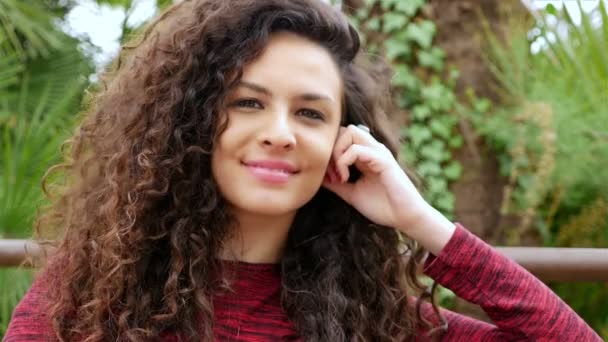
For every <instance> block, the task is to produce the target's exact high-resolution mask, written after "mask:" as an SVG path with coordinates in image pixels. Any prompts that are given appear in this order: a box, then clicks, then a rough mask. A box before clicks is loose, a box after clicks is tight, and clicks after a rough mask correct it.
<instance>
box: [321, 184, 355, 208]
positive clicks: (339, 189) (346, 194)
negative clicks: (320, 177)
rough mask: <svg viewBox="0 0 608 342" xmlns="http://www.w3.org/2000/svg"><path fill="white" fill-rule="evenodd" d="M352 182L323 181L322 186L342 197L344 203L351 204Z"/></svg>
mask: <svg viewBox="0 0 608 342" xmlns="http://www.w3.org/2000/svg"><path fill="white" fill-rule="evenodd" d="M354 186H355V185H354V184H351V183H340V182H330V181H324V182H323V187H325V188H326V189H328V190H329V191H331V192H333V193H335V194H336V195H338V196H339V197H340V198H342V199H343V200H344V201H345V202H346V203H349V204H351V197H352V193H353V191H354Z"/></svg>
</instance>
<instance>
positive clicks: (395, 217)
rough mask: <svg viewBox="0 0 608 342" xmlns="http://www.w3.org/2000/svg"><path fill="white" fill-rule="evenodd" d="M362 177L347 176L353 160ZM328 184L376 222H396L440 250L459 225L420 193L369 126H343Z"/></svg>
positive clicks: (412, 234) (430, 248)
mask: <svg viewBox="0 0 608 342" xmlns="http://www.w3.org/2000/svg"><path fill="white" fill-rule="evenodd" d="M351 165H354V166H355V167H356V168H357V169H358V170H359V171H360V172H361V177H360V178H359V179H358V180H357V181H356V182H355V183H349V182H347V180H348V178H349V176H350V174H349V170H348V168H349V166H351ZM323 186H324V187H326V188H327V189H329V190H330V191H333V192H334V193H336V194H337V195H338V196H340V197H341V198H342V199H344V201H346V202H347V203H349V204H350V205H352V206H353V207H354V208H355V209H357V210H358V211H359V212H360V213H361V214H363V215H365V216H366V217H367V218H368V219H370V220H371V221H372V222H374V223H377V224H380V225H385V226H389V227H394V228H396V229H398V230H400V231H402V232H404V233H405V234H407V235H409V236H410V237H411V238H413V239H415V240H417V241H418V242H420V243H421V244H422V245H423V246H425V247H426V248H427V249H428V250H430V251H431V252H433V253H438V252H439V250H441V248H442V247H443V246H444V245H445V244H446V243H447V241H448V240H449V238H450V237H451V235H452V233H453V231H454V225H453V224H452V223H451V222H450V221H449V220H447V218H445V217H444V216H443V215H442V214H441V213H439V212H438V211H437V210H435V209H434V208H433V207H432V206H430V205H429V204H428V203H427V202H426V201H425V200H424V198H423V197H422V196H421V195H420V193H419V192H418V190H417V189H416V187H415V186H414V184H413V183H412V182H411V180H410V179H409V177H408V176H407V175H406V173H405V172H404V171H403V169H402V168H401V166H400V165H399V163H398V162H397V160H396V159H395V158H394V157H393V155H392V154H391V152H390V151H389V150H388V148H386V146H384V145H383V144H381V143H380V142H378V141H377V140H376V139H375V138H374V137H373V136H372V135H371V134H370V133H369V132H368V131H367V130H365V129H362V128H360V127H357V126H355V125H349V126H348V127H340V131H339V133H338V139H337V140H336V144H335V146H334V151H333V155H332V158H331V161H330V163H329V166H328V168H327V174H326V177H325V180H324V181H323Z"/></svg>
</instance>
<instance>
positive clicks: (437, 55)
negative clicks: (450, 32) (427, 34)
mask: <svg viewBox="0 0 608 342" xmlns="http://www.w3.org/2000/svg"><path fill="white" fill-rule="evenodd" d="M444 57H445V53H444V52H443V50H442V49H441V48H439V47H436V46H434V47H432V48H431V49H430V50H420V51H418V62H419V63H420V65H422V66H424V67H429V68H432V69H433V70H435V71H441V70H443V59H444Z"/></svg>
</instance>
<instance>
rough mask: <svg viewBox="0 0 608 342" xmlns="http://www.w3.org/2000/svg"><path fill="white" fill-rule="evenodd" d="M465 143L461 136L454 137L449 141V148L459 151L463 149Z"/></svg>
mask: <svg viewBox="0 0 608 342" xmlns="http://www.w3.org/2000/svg"><path fill="white" fill-rule="evenodd" d="M463 142H464V139H463V138H462V136H461V135H454V136H452V137H450V139H449V140H448V146H449V147H450V148H452V149H457V148H460V147H462V144H463Z"/></svg>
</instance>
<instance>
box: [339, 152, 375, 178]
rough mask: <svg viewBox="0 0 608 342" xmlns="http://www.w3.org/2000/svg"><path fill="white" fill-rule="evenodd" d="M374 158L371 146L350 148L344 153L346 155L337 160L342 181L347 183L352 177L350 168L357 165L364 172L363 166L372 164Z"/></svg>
mask: <svg viewBox="0 0 608 342" xmlns="http://www.w3.org/2000/svg"><path fill="white" fill-rule="evenodd" d="M373 158H374V149H373V148H372V147H369V146H362V145H356V144H353V145H350V147H349V148H348V149H347V150H346V151H344V153H343V154H342V155H341V156H340V157H339V158H338V159H337V160H336V168H337V169H338V173H339V175H340V181H342V182H346V181H347V180H348V177H350V172H349V171H348V167H349V166H351V165H353V164H354V165H355V166H357V167H358V168H359V171H362V172H363V171H364V170H362V166H363V165H365V164H367V163H369V162H371V161H372V160H373Z"/></svg>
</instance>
